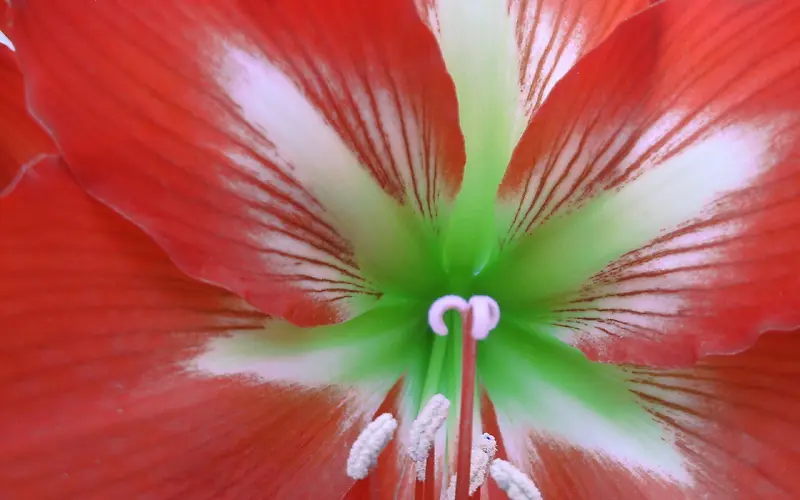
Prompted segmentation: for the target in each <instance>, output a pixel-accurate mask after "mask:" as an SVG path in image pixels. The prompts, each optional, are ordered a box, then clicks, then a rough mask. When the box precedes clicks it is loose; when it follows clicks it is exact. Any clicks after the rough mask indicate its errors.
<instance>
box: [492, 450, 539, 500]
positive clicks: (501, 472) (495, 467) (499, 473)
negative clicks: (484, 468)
mask: <svg viewBox="0 0 800 500" xmlns="http://www.w3.org/2000/svg"><path fill="white" fill-rule="evenodd" d="M489 470H490V472H491V474H492V479H494V482H495V483H497V486H498V487H500V489H501V490H503V491H504V492H505V493H506V495H508V498H509V500H542V494H541V492H539V488H537V487H536V484H535V483H534V482H533V480H532V479H531V478H529V477H528V476H527V475H525V474H524V473H523V472H522V471H520V470H519V469H517V468H516V467H514V466H513V465H511V464H510V463H508V462H506V461H505V460H500V459H499V458H498V459H497V460H495V461H494V462H492V465H491V467H490V468H489Z"/></svg>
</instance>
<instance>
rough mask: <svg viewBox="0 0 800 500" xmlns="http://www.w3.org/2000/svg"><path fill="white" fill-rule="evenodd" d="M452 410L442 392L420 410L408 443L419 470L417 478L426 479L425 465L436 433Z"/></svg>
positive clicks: (412, 425)
mask: <svg viewBox="0 0 800 500" xmlns="http://www.w3.org/2000/svg"><path fill="white" fill-rule="evenodd" d="M449 410H450V400H448V399H447V398H446V397H444V396H442V395H441V394H436V395H434V396H433V397H432V398H431V399H430V401H428V403H427V404H426V405H425V406H424V407H423V408H422V411H420V412H419V416H417V418H416V420H414V422H413V423H412V424H411V433H410V434H411V437H410V441H409V443H408V455H409V456H410V457H411V460H412V461H413V462H414V466H415V468H416V470H417V480H418V481H424V480H425V466H426V462H427V460H428V454H429V453H430V452H431V448H432V447H433V441H434V439H436V433H437V432H438V431H439V429H441V427H442V425H444V422H445V420H447V412H448V411H449Z"/></svg>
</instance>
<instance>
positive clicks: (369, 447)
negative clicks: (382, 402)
mask: <svg viewBox="0 0 800 500" xmlns="http://www.w3.org/2000/svg"><path fill="white" fill-rule="evenodd" d="M396 429H397V420H395V419H394V417H393V416H392V415H391V414H390V413H384V414H383V415H380V416H378V418H376V419H375V420H373V421H372V422H370V423H369V425H367V426H366V427H365V428H364V430H363V431H361V434H359V435H358V438H357V439H356V441H355V443H353V446H352V448H350V456H348V457H347V475H348V476H350V477H351V478H353V479H359V480H360V479H364V478H366V477H367V476H368V475H369V473H370V471H371V470H372V469H373V468H375V466H376V465H377V464H378V456H379V455H380V454H381V452H382V451H383V449H384V448H386V445H387V444H389V441H391V440H392V437H394V431H395V430H396Z"/></svg>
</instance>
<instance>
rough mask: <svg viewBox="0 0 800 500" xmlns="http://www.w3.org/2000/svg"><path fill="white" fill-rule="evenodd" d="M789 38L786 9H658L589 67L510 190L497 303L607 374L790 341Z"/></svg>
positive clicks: (793, 184) (522, 151)
mask: <svg viewBox="0 0 800 500" xmlns="http://www.w3.org/2000/svg"><path fill="white" fill-rule="evenodd" d="M798 23H800V5H798V4H797V3H795V2H782V1H765V2H725V1H720V0H705V1H683V0H677V1H668V2H663V3H660V4H658V5H656V6H654V7H653V8H652V9H650V10H648V11H646V12H644V13H642V14H641V15H639V16H637V17H635V18H634V19H632V20H630V21H628V22H626V23H624V24H623V25H622V26H621V27H620V28H618V30H617V31H616V32H615V33H614V34H613V35H612V36H611V37H610V38H609V39H608V40H607V42H606V43H604V44H602V45H601V47H599V48H598V49H597V50H596V51H594V52H593V53H592V54H590V55H589V56H587V57H586V58H585V59H584V60H582V61H581V62H580V63H579V64H578V65H577V67H576V68H575V71H574V72H573V73H571V74H569V75H568V76H567V77H566V78H565V79H564V80H563V81H562V84H561V85H559V86H558V87H557V88H556V89H555V90H554V91H553V93H552V95H551V96H550V98H549V99H548V102H547V103H546V104H545V105H544V106H543V107H542V108H541V110H540V111H539V113H537V115H536V117H535V118H534V120H533V122H532V123H531V126H530V128H529V129H528V130H527V131H526V133H525V135H524V137H523V138H522V142H521V144H520V146H519V148H518V149H517V150H516V153H515V156H514V159H513V160H512V163H511V166H510V167H509V171H508V173H507V175H506V178H505V180H504V182H503V185H502V189H501V194H500V202H501V203H502V204H503V205H504V210H505V212H504V213H503V217H502V222H503V226H502V227H503V228H504V229H503V236H502V237H503V238H505V246H506V251H507V254H506V255H505V256H502V255H501V257H500V259H499V260H498V264H497V268H496V269H495V270H493V271H492V272H493V273H495V274H493V275H491V278H490V281H492V280H494V281H492V283H494V285H495V288H493V290H494V289H496V290H498V291H497V294H498V295H500V296H498V297H496V298H498V300H505V299H507V300H506V303H509V302H514V301H516V302H517V303H518V304H519V306H520V309H525V308H527V309H528V314H529V316H530V319H532V320H533V321H535V322H541V324H542V325H545V324H555V327H554V328H552V334H553V335H556V336H558V337H559V338H561V339H563V340H565V341H567V342H569V343H572V344H574V345H578V346H580V347H581V349H583V350H584V351H585V352H586V353H588V354H589V355H590V356H591V357H593V358H596V359H601V360H604V361H612V362H625V361H628V362H638V363H648V364H656V365H675V364H690V363H691V362H692V361H693V360H694V359H696V357H697V356H698V355H703V354H713V353H728V352H736V351H738V350H741V349H742V348H745V347H747V346H749V345H751V344H752V342H753V341H754V339H755V337H756V336H757V335H758V334H759V332H762V331H765V330H767V329H770V328H792V327H795V326H797V324H798V323H799V322H800V307H798V306H800V274H798V273H797V269H798V266H800V161H798V158H799V157H800V58H798V57H797V52H798V50H800V39H798V38H797V36H796V27H797V26H798ZM506 228H507V234H506ZM489 274H491V273H489ZM507 309H508V307H507Z"/></svg>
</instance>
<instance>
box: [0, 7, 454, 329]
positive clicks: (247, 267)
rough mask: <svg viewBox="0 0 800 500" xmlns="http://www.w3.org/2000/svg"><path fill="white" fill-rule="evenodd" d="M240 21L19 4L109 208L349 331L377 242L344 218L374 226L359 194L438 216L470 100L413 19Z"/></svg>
mask: <svg viewBox="0 0 800 500" xmlns="http://www.w3.org/2000/svg"><path fill="white" fill-rule="evenodd" d="M126 5H127V6H126ZM236 5H237V7H232V5H231V3H230V2H227V1H223V0H214V1H201V0H197V1H188V2H183V3H181V5H180V6H179V5H177V4H175V5H165V4H164V3H163V2H160V1H156V0H146V1H141V2H137V3H136V5H135V7H133V6H131V5H128V4H125V3H124V2H96V1H94V0H77V1H76V0H68V1H67V0H64V1H58V2H52V1H50V0H48V1H36V0H32V1H24V2H22V1H21V2H12V10H13V14H14V20H13V21H14V23H13V32H12V34H13V35H14V39H15V42H16V44H17V50H18V52H19V54H20V60H21V64H22V66H23V68H24V71H25V73H26V81H27V85H28V89H29V91H30V92H31V103H32V106H33V107H34V109H36V110H37V113H38V114H40V115H41V117H42V119H43V120H44V121H45V122H46V123H47V125H48V126H49V127H50V128H51V129H52V130H53V132H54V135H55V136H56V137H57V139H58V141H59V143H60V144H61V145H62V147H63V149H64V154H65V156H66V158H67V160H68V161H69V163H70V165H71V166H72V167H71V168H73V170H74V171H75V174H76V176H77V177H78V179H79V181H80V182H81V183H83V184H84V185H85V186H86V187H87V188H88V189H89V190H90V191H91V192H92V193H94V194H95V195H97V196H98V197H100V198H101V199H103V200H104V201H106V202H108V203H109V204H111V205H112V206H114V207H115V208H116V209H118V210H120V211H121V212H122V213H124V214H125V215H126V216H127V217H129V218H131V219H132V220H134V221H135V222H136V223H137V224H139V225H141V226H143V227H144V228H145V229H146V230H147V231H148V233H150V234H151V235H153V237H154V238H155V239H156V240H157V241H159V243H161V244H162V246H163V247H164V248H166V249H167V251H168V253H169V254H170V256H171V257H172V258H173V259H174V260H175V261H176V262H177V263H178V264H179V266H180V267H181V268H182V269H184V270H186V271H187V272H189V273H190V274H191V275H193V276H196V277H199V278H202V279H204V280H209V281H211V282H214V283H217V284H220V285H222V286H224V287H226V288H228V289H231V290H233V291H235V292H237V293H240V294H242V295H244V296H246V297H247V298H248V299H251V300H252V302H253V303H255V304H256V305H257V306H259V307H260V308H262V309H263V310H265V311H267V312H269V313H271V314H276V315H282V316H284V317H287V318H288V319H290V320H292V321H294V322H296V323H300V324H317V323H326V322H331V321H336V320H341V319H344V318H346V317H347V316H348V315H349V313H350V307H349V306H350V305H352V304H351V299H352V298H353V297H357V296H360V295H364V294H367V295H371V294H374V293H375V291H374V290H373V289H372V288H371V286H370V285H369V284H368V283H365V282H364V280H363V278H362V276H361V275H360V272H359V270H358V269H357V266H356V264H355V260H354V256H353V248H352V247H351V245H350V243H352V242H348V241H345V238H343V236H348V235H344V234H343V232H342V226H345V229H348V230H352V231H359V230H364V231H366V229H363V228H360V227H356V228H354V227H350V226H348V225H347V224H344V223H343V222H342V221H341V220H339V218H338V215H339V214H333V215H337V217H334V216H333V215H332V214H331V213H329V210H330V208H331V207H330V205H329V204H328V198H330V197H333V198H336V201H338V202H339V203H340V204H342V205H343V206H344V207H345V208H348V209H349V210H350V211H351V212H354V213H361V215H360V217H362V218H363V219H366V220H370V217H371V214H370V212H369V211H370V210H371V207H363V208H364V210H361V211H359V210H354V209H353V208H352V207H359V208H360V203H361V201H362V200H361V196H362V194H363V192H362V191H361V190H360V187H359V189H356V188H354V187H353V186H352V185H351V184H352V182H351V178H350V177H351V175H356V174H358V175H361V176H364V178H366V179H367V180H368V182H369V183H370V184H371V185H373V184H374V185H375V187H373V189H375V190H376V192H378V193H380V194H381V196H386V194H384V193H388V195H390V196H391V197H393V198H394V199H396V200H399V201H401V202H403V203H405V204H406V205H407V206H408V207H410V208H411V209H413V210H415V211H417V212H420V213H422V214H423V215H424V216H426V217H428V218H432V217H433V216H435V215H436V213H437V204H438V203H439V202H440V201H442V200H444V199H446V198H447V197H448V196H450V195H452V194H453V192H454V191H455V190H456V189H457V187H458V183H459V182H460V177H461V172H462V168H463V145H462V140H461V137H460V135H459V131H458V125H457V116H456V102H455V93H454V91H453V88H452V83H451V82H450V80H449V77H448V76H447V73H446V71H445V69H444V64H443V62H442V61H441V57H440V55H439V54H438V49H437V47H436V43H435V40H434V39H433V37H432V36H431V35H430V33H428V32H427V30H426V29H425V27H424V25H423V24H422V23H420V22H419V19H418V17H417V14H416V11H415V9H414V8H413V5H411V4H410V3H408V4H407V2H405V1H403V0H386V1H381V2H380V3H379V5H378V4H376V3H375V2H373V1H372V0H339V1H337V2H317V1H314V0H301V1H298V0H280V1H270V2H259V1H243V2H238V3H237V4H236ZM298 105H299V106H300V107H298ZM286 108H288V109H286ZM281 111H283V112H284V114H282V115H279V114H277V113H279V112H281ZM287 137H288V139H287ZM287 141H288V142H287ZM328 150H334V153H335V154H334V155H328V154H327V153H328ZM343 156H344V157H347V158H351V157H352V159H353V162H352V164H350V163H347V162H344V163H346V164H342V161H343V160H342V157H343ZM340 160H342V161H340ZM290 162H291V164H289V163H290ZM359 163H361V164H362V165H364V169H362V168H361V167H360V166H359V165H358V164H359ZM339 169H343V170H346V174H347V175H345V176H340V175H339V173H338V172H339ZM365 172H367V173H365ZM378 185H379V186H380V188H379V187H377V186H378ZM359 186H360V185H359ZM357 187H358V186H357ZM381 188H382V189H383V191H381ZM348 189H349V190H348ZM321 193H322V194H325V195H326V196H327V197H328V198H326V197H325V196H322V195H321ZM387 199H390V198H388V197H387ZM320 203H322V205H325V208H324V209H323V207H322V206H321V205H320ZM340 208H341V207H340ZM326 210H327V211H326ZM344 222H347V221H344ZM371 222H372V221H371ZM380 222H381V221H379V220H376V221H374V223H375V224H378V225H380ZM334 228H335V229H334Z"/></svg>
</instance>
